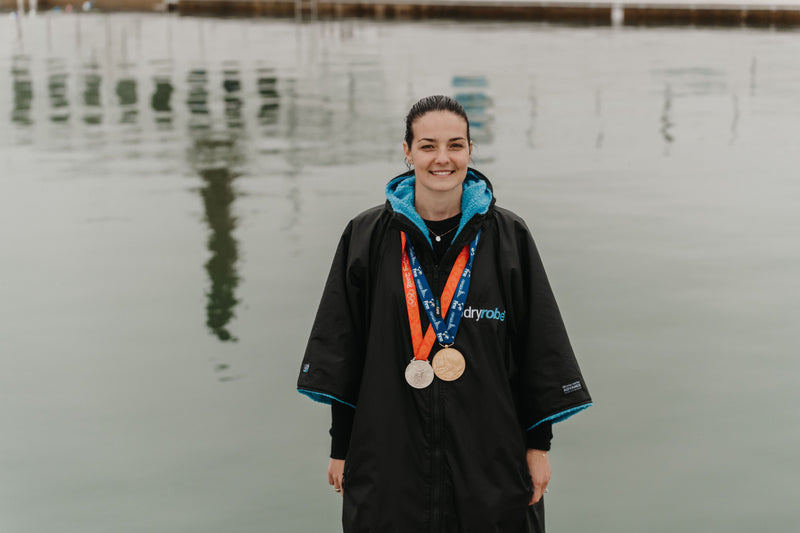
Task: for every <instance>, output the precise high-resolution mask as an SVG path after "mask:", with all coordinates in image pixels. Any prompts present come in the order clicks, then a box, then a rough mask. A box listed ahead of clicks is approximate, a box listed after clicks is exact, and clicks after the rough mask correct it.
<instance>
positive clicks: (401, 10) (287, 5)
mask: <svg viewBox="0 0 800 533" xmlns="http://www.w3.org/2000/svg"><path fill="white" fill-rule="evenodd" d="M68 4H72V5H73V8H74V9H76V10H79V9H80V4H81V2H80V1H70V0H41V1H40V2H39V10H40V11H47V10H49V9H52V8H54V7H60V8H64V7H66V6H67V5H68ZM16 5H17V3H16V0H0V11H13V10H14V9H16ZM94 7H95V8H96V9H98V10H101V11H106V12H111V11H145V12H152V11H174V12H177V13H179V14H181V15H209V16H239V17H242V16H258V17H284V18H288V17H293V18H302V19H338V18H371V19H378V20H425V19H438V20H441V19H454V20H512V21H542V22H556V23H569V24H589V25H600V26H603V25H612V24H622V25H628V26H728V27H736V26H747V27H797V26H800V6H798V7H797V8H793V7H778V8H775V9H770V8H768V7H764V6H755V5H754V6H741V5H731V6H722V5H702V4H700V5H688V4H684V5H681V4H674V5H669V4H665V3H658V2H651V3H650V4H648V3H646V2H644V3H641V4H636V5H629V6H622V7H621V8H620V7H617V8H616V9H615V4H614V3H613V2H609V1H605V2H594V3H589V2H508V3H493V2H480V1H477V2H466V3H463V2H462V3H459V2H451V1H447V0H433V1H425V0H416V1H413V0H411V1H392V0H387V1H383V2H365V1H360V0H345V1H336V2H334V1H330V0H323V1H317V2H312V1H311V0H302V1H299V2H295V1H293V0H179V1H178V2H176V3H169V2H167V3H165V2H164V1H163V0H113V1H103V0H97V1H96V2H95V5H94Z"/></svg>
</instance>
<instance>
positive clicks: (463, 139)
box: [417, 137, 467, 143]
mask: <svg viewBox="0 0 800 533" xmlns="http://www.w3.org/2000/svg"><path fill="white" fill-rule="evenodd" d="M466 140H467V138H466V137H453V138H452V139H450V140H449V141H447V142H453V141H466ZM417 142H420V143H421V142H429V143H435V142H436V139H429V138H427V137H424V138H422V139H420V140H418V141H417Z"/></svg>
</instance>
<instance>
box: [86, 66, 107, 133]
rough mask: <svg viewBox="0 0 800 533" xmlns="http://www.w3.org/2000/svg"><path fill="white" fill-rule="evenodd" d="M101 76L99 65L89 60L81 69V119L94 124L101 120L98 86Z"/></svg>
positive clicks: (101, 79)
mask: <svg viewBox="0 0 800 533" xmlns="http://www.w3.org/2000/svg"><path fill="white" fill-rule="evenodd" d="M102 83H103V78H102V76H101V75H100V65H99V64H98V63H97V62H90V63H87V64H86V65H84V69H83V106H84V110H83V121H84V122H85V123H86V124H90V125H95V124H100V123H101V122H103V109H102V107H103V104H102V101H101V98H100V86H101V85H102Z"/></svg>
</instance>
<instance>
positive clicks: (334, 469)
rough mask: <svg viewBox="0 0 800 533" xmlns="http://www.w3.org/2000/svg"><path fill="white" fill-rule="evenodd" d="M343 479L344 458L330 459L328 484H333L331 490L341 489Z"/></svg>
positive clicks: (339, 490) (337, 490)
mask: <svg viewBox="0 0 800 533" xmlns="http://www.w3.org/2000/svg"><path fill="white" fill-rule="evenodd" d="M343 481H344V459H331V460H330V463H328V484H329V485H333V490H335V491H336V492H341V493H342V495H344V492H343V491H342V485H343Z"/></svg>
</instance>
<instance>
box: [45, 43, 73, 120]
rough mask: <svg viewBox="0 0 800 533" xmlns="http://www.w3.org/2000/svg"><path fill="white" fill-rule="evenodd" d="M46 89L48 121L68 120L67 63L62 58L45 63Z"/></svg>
mask: <svg viewBox="0 0 800 533" xmlns="http://www.w3.org/2000/svg"><path fill="white" fill-rule="evenodd" d="M47 69H48V71H49V74H48V76H47V88H48V93H49V95H50V120H52V121H53V122H66V121H68V120H69V95H68V93H67V78H68V77H69V74H68V72H67V61H66V60H65V59H64V58H63V57H53V58H49V59H48V61H47Z"/></svg>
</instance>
